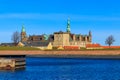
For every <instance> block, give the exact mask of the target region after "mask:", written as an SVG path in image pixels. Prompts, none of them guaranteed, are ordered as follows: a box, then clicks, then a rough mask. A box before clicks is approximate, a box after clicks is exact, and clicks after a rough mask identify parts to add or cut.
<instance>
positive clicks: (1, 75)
mask: <svg viewBox="0 0 120 80" xmlns="http://www.w3.org/2000/svg"><path fill="white" fill-rule="evenodd" d="M0 80H120V60H114V59H81V58H27V67H26V70H22V71H14V72H11V71H2V72H1V71H0Z"/></svg>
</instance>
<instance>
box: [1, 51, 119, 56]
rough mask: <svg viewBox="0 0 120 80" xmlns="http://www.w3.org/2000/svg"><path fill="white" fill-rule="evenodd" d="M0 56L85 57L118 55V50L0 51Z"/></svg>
mask: <svg viewBox="0 0 120 80" xmlns="http://www.w3.org/2000/svg"><path fill="white" fill-rule="evenodd" d="M0 55H42V56H46V55H50V56H55V55H57V56H65V55H66V56H67V55H74V56H77V55H79V56H81V55H83V56H85V55H96V56H97V55H101V56H104V55H108V56H109V55H113V56H114V55H115V56H116V55H120V50H93V51H92V50H91V51H37V50H36V51H0Z"/></svg>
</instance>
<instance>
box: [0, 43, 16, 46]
mask: <svg viewBox="0 0 120 80" xmlns="http://www.w3.org/2000/svg"><path fill="white" fill-rule="evenodd" d="M0 45H1V46H15V45H16V44H15V43H1V44H0Z"/></svg>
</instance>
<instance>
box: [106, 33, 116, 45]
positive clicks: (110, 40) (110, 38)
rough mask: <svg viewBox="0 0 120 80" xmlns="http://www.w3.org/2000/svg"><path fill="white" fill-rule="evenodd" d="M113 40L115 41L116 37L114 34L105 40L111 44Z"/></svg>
mask: <svg viewBox="0 0 120 80" xmlns="http://www.w3.org/2000/svg"><path fill="white" fill-rule="evenodd" d="M113 42H115V39H114V37H113V36H112V35H110V36H108V38H107V39H106V41H105V44H107V45H109V46H111V45H112V44H113Z"/></svg>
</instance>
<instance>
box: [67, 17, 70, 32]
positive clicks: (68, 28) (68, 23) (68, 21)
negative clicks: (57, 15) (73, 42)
mask: <svg viewBox="0 0 120 80" xmlns="http://www.w3.org/2000/svg"><path fill="white" fill-rule="evenodd" d="M70 31H71V29H70V19H69V18H68V20H67V32H70Z"/></svg>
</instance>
